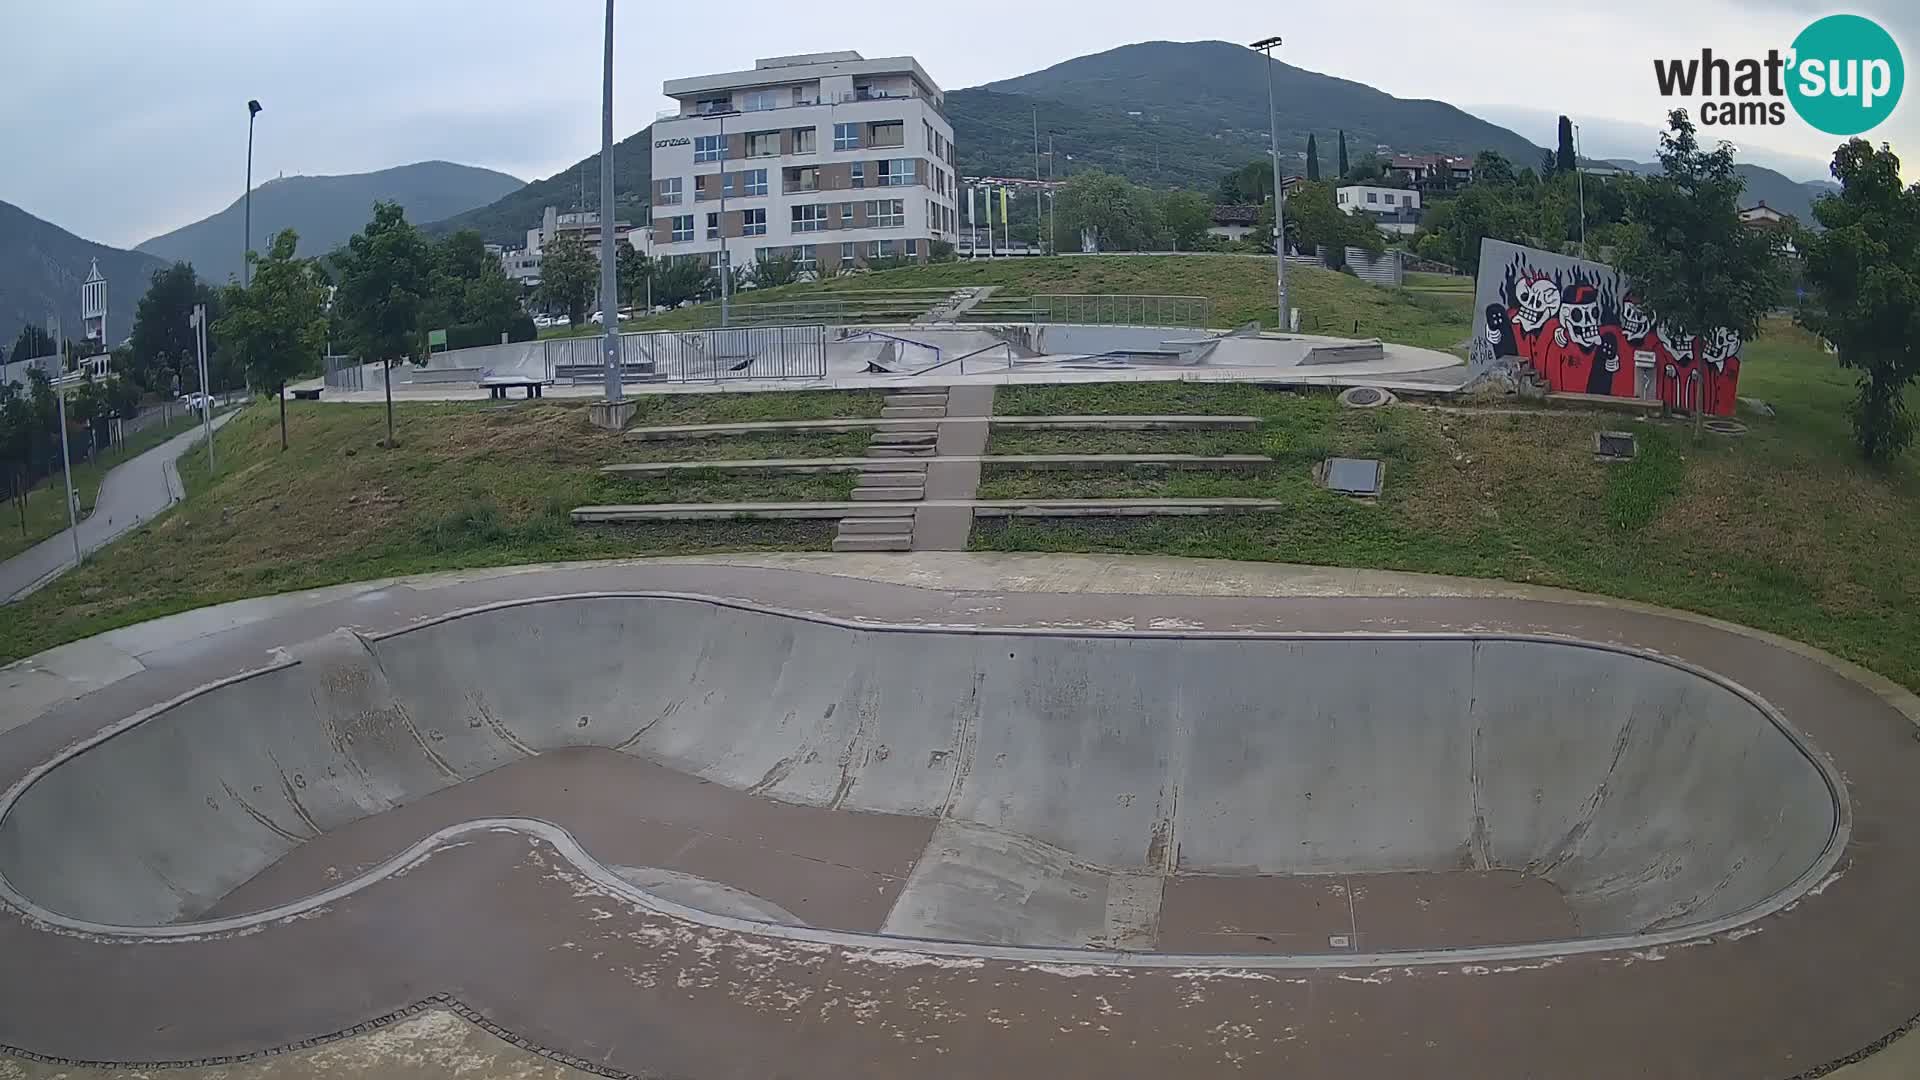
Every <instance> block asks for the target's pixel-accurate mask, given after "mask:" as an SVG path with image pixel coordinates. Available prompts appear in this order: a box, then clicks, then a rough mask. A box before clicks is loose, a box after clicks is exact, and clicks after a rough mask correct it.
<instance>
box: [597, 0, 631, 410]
mask: <svg viewBox="0 0 1920 1080" xmlns="http://www.w3.org/2000/svg"><path fill="white" fill-rule="evenodd" d="M613 232H614V229H613V0H607V41H606V61H605V70H604V71H603V72H602V73H601V84H600V328H601V330H603V331H605V333H606V354H607V360H606V368H605V374H606V387H607V401H608V403H609V404H615V403H618V402H621V401H624V400H625V398H624V397H623V395H622V392H621V389H620V376H621V374H622V372H621V370H620V293H619V283H618V281H617V280H616V279H615V277H614V269H613Z"/></svg>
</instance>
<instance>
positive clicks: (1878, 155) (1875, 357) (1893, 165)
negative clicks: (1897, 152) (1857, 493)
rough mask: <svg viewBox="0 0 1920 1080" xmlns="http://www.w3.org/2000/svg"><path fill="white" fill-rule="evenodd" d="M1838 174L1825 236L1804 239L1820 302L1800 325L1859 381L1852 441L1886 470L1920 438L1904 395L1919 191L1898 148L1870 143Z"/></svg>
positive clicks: (1914, 302)
mask: <svg viewBox="0 0 1920 1080" xmlns="http://www.w3.org/2000/svg"><path fill="white" fill-rule="evenodd" d="M1833 175H1834V178H1835V179H1837V180H1839V181H1840V185H1841V188H1840V193H1839V194H1838V195H1830V196H1827V197H1825V198H1822V199H1820V200H1819V201H1817V202H1815V203H1814V204H1813V217H1814V220H1815V221H1818V222H1819V223H1820V224H1821V225H1822V226H1823V227H1825V229H1826V231H1825V232H1822V233H1817V234H1813V233H1803V234H1802V235H1801V237H1800V239H1799V246H1800V248H1801V250H1802V251H1803V252H1805V254H1806V275H1807V281H1808V283H1809V284H1810V285H1812V286H1813V295H1814V301H1815V302H1814V304H1813V305H1811V306H1810V307H1809V308H1807V309H1806V310H1804V311H1802V312H1801V314H1800V317H1799V318H1800V323H1801V325H1803V326H1805V327H1806V328H1807V329H1809V330H1811V331H1813V332H1814V333H1816V334H1819V335H1820V336H1821V337H1823V338H1825V339H1827V341H1829V342H1831V343H1832V344H1833V346H1834V347H1835V348H1836V349H1838V350H1839V359H1840V366H1841V367H1844V368H1848V369H1851V370H1854V371H1858V372H1859V373H1860V375H1859V380H1858V391H1857V393H1856V394H1855V396H1854V400H1853V405H1852V406H1851V408H1850V409H1849V410H1848V418H1849V419H1850V420H1851V421H1852V424H1853V438H1854V442H1855V444H1857V445H1858V446H1859V448H1860V452H1861V454H1862V455H1864V456H1865V457H1866V459H1867V460H1868V461H1871V462H1874V463H1876V464H1884V463H1887V462H1890V461H1892V460H1893V459H1894V458H1896V457H1898V456H1899V455H1900V454H1901V453H1903V452H1904V451H1905V450H1906V449H1907V447H1908V446H1910V445H1911V444H1912V442H1913V435H1914V423H1913V417H1912V414H1911V413H1910V411H1909V410H1908V408H1907V403H1906V390H1907V387H1908V386H1909V385H1910V384H1911V383H1913V381H1914V380H1915V379H1916V378H1920V184H1916V185H1913V186H1911V187H1902V186H1901V183H1900V159H1899V158H1898V157H1896V156H1894V153H1893V150H1892V148H1891V147H1882V148H1881V149H1878V150H1875V149H1874V148H1873V146H1872V145H1871V144H1870V143H1868V142H1867V141H1866V140H1865V139H1849V140H1848V141H1847V142H1846V144H1845V145H1843V146H1841V147H1840V148H1839V149H1838V150H1837V151H1835V152H1834V155H1833Z"/></svg>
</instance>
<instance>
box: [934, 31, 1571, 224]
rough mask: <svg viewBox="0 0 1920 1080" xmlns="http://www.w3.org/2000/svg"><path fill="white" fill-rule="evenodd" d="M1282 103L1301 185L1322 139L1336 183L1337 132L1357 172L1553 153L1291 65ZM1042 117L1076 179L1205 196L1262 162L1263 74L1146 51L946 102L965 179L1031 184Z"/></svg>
mask: <svg viewBox="0 0 1920 1080" xmlns="http://www.w3.org/2000/svg"><path fill="white" fill-rule="evenodd" d="M1273 99H1274V109H1275V113H1276V118H1277V127H1278V128H1279V133H1280V151H1281V154H1282V155H1283V156H1284V157H1285V159H1286V161H1285V167H1286V168H1287V169H1288V170H1289V171H1304V162H1305V153H1306V145H1307V135H1308V134H1314V135H1317V136H1319V139H1318V142H1319V147H1320V164H1321V167H1322V169H1323V170H1324V171H1325V172H1326V173H1328V174H1331V173H1332V172H1333V169H1334V157H1335V154H1336V143H1337V136H1336V133H1337V132H1338V131H1339V130H1340V129H1345V130H1346V132H1347V144H1348V147H1349V153H1350V156H1351V157H1352V158H1353V159H1355V160H1357V159H1359V158H1361V157H1363V156H1365V155H1367V154H1370V153H1373V152H1375V147H1376V146H1377V145H1385V146H1388V147H1390V148H1391V149H1392V150H1393V151H1395V152H1399V153H1452V154H1462V155H1466V156H1472V155H1473V154H1474V153H1476V152H1478V151H1480V150H1494V151H1498V152H1499V153H1501V154H1504V155H1506V156H1507V157H1508V158H1509V159H1511V160H1512V161H1513V162H1514V163H1515V164H1517V165H1531V164H1534V163H1537V162H1538V161H1539V160H1540V156H1541V154H1542V153H1543V152H1544V151H1543V150H1542V148H1541V147H1538V146H1536V145H1534V144H1533V143H1531V142H1529V141H1528V140H1526V139H1524V138H1522V137H1521V136H1519V135H1517V134H1515V133H1513V132H1512V131H1509V130H1507V129H1506V128H1503V127H1499V126H1497V125H1495V124H1491V123H1488V122H1487V121H1485V120H1482V119H1480V118H1479V117H1476V116H1471V115H1469V114H1467V113H1465V112H1462V111H1461V110H1459V109H1456V108H1454V107H1453V106H1451V105H1448V104H1446V103H1444V102H1439V101H1426V100H1415V99H1406V98H1396V97H1394V96H1392V95H1391V94H1386V93H1382V92H1381V91H1379V90H1375V89H1374V88H1373V87H1370V86H1367V85H1365V84H1363V83H1357V82H1352V81H1350V80H1347V79H1338V78H1334V77H1333V76H1330V75H1322V74H1320V73H1318V72H1313V71H1308V70H1306V69H1304V68H1297V67H1294V66H1292V65H1290V64H1284V63H1277V62H1276V63H1275V64H1274V65H1273ZM1036 105H1037V106H1038V107H1039V110H1040V128H1041V134H1042V137H1043V138H1044V137H1045V133H1046V132H1047V131H1048V130H1052V131H1054V132H1055V133H1056V134H1055V138H1054V148H1055V150H1056V151H1057V152H1060V153H1062V154H1063V155H1064V154H1071V155H1073V158H1074V162H1073V166H1074V168H1076V169H1077V168H1082V167H1087V166H1098V167H1100V168H1103V169H1106V170H1108V171H1111V172H1118V173H1122V174H1124V175H1126V176H1127V177H1128V178H1129V179H1132V180H1134V181H1136V182H1140V183H1151V184H1174V183H1179V184H1185V185H1188V186H1196V185H1197V186H1204V187H1209V188H1210V187H1211V186H1212V185H1213V183H1214V181H1216V180H1217V179H1218V178H1219V177H1220V175H1221V174H1222V173H1225V172H1227V171H1229V170H1231V169H1236V168H1239V167H1240V166H1242V165H1245V164H1246V163H1247V162H1248V161H1252V160H1258V159H1260V158H1262V157H1264V156H1265V154H1266V151H1267V142H1268V136H1267V130H1268V116H1267V66H1266V60H1265V59H1264V58H1263V57H1262V56H1261V55H1260V54H1259V53H1257V52H1254V51H1253V50H1251V49H1248V48H1244V47H1242V46H1239V45H1234V44H1231V43H1229V42H1225V41H1192V42H1175V41H1149V42H1142V43H1140V44H1137V45H1123V46H1121V47H1120V48H1117V49H1110V50H1108V51H1106V52H1103V53H1095V54H1093V55H1091V56H1081V57H1077V58H1075V59H1072V60H1068V61H1065V62H1063V63H1059V64H1055V65H1053V66H1052V67H1050V68H1047V69H1045V70H1043V71H1036V72H1034V73H1032V74H1030V75H1021V76H1018V77H1016V78H1012V79H1004V80H1002V81H1000V82H994V83H988V84H987V85H985V86H981V87H975V88H972V89H967V90H956V91H953V92H951V93H949V94H948V95H947V110H948V113H949V115H950V117H951V118H952V120H953V125H954V142H955V144H956V145H957V146H958V148H959V155H960V162H959V164H960V171H961V172H962V173H964V174H967V175H979V174H987V175H999V176H1030V175H1032V173H1033V124H1034V117H1033V110H1034V107H1035V106H1036ZM1061 163H1062V164H1064V163H1065V162H1064V159H1063V160H1062V162H1061Z"/></svg>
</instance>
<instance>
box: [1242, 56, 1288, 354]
mask: <svg viewBox="0 0 1920 1080" xmlns="http://www.w3.org/2000/svg"><path fill="white" fill-rule="evenodd" d="M1279 46H1280V38H1279V37H1278V36H1274V37H1270V38H1261V39H1260V40H1259V41H1256V42H1254V43H1253V45H1252V48H1254V49H1255V50H1257V51H1258V52H1259V53H1260V54H1261V55H1262V56H1265V57H1266V58H1267V135H1268V136H1269V137H1270V139H1271V140H1272V144H1273V151H1272V153H1273V265H1274V267H1275V270H1274V285H1275V288H1276V289H1277V290H1278V291H1279V294H1280V297H1279V304H1280V307H1279V311H1278V312H1277V314H1278V316H1279V323H1280V332H1281V333H1283V334H1284V333H1286V332H1287V331H1288V330H1291V329H1292V328H1293V320H1292V319H1290V318H1288V317H1287V213H1286V200H1285V199H1284V198H1283V195H1284V192H1283V190H1282V188H1281V186H1280V121H1279V116H1278V114H1277V113H1276V112H1275V111H1274V105H1273V50H1274V49H1276V48H1278V47H1279Z"/></svg>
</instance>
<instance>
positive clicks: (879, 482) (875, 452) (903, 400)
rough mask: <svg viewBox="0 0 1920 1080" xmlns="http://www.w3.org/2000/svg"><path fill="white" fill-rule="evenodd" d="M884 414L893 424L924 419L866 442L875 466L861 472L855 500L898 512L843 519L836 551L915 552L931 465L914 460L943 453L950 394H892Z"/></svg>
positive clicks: (836, 537)
mask: <svg viewBox="0 0 1920 1080" xmlns="http://www.w3.org/2000/svg"><path fill="white" fill-rule="evenodd" d="M880 415H881V417H882V418H883V419H888V420H924V421H926V424H925V426H921V425H919V424H913V425H910V426H907V427H896V428H891V429H889V430H885V431H876V432H874V433H873V434H872V435H871V436H869V438H868V440H867V455H866V456H867V457H869V458H872V459H873V462H872V464H871V465H869V466H867V467H865V468H863V469H861V470H860V482H859V483H858V484H857V485H856V486H855V487H854V489H853V501H854V502H871V503H885V504H887V506H888V508H889V509H893V508H895V507H897V508H898V511H899V512H898V513H897V514H892V513H888V514H880V515H871V516H868V515H863V516H861V517H853V518H842V519H841V520H840V531H839V533H838V534H837V535H835V536H834V538H833V550H835V551H909V550H911V549H912V548H913V512H914V508H913V504H915V503H918V502H920V501H921V500H923V499H925V498H926V497H927V466H926V463H925V462H924V461H915V460H912V459H914V458H930V457H933V456H934V455H935V454H936V453H937V452H938V449H939V443H940V423H939V422H940V420H941V419H942V418H943V417H945V416H946V415H947V392H946V391H945V390H944V389H943V390H925V391H914V392H911V393H899V394H889V395H887V399H886V402H885V403H884V404H883V405H882V407H881V409H880Z"/></svg>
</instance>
